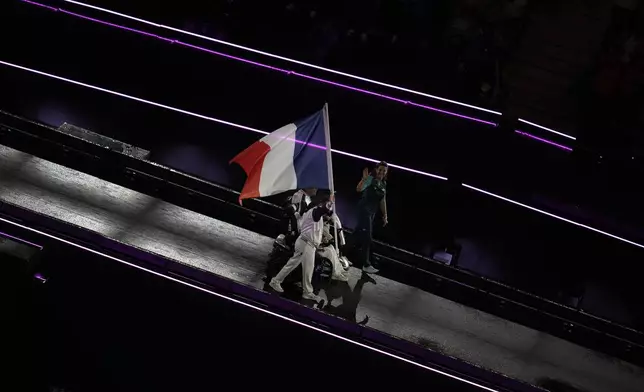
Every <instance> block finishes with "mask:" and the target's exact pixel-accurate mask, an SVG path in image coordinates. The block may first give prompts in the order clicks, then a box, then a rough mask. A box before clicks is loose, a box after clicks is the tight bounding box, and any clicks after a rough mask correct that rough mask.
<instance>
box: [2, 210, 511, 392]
mask: <svg viewBox="0 0 644 392" xmlns="http://www.w3.org/2000/svg"><path fill="white" fill-rule="evenodd" d="M0 221H2V222H5V223H8V224H10V225H13V226H16V227H19V228H21V229H24V230H28V231H31V232H32V233H36V234H40V235H42V236H45V237H48V238H51V239H54V240H56V241H59V242H62V243H64V244H67V245H71V246H73V247H75V248H79V249H82V250H84V251H86V252H90V253H93V254H95V255H98V256H102V257H104V258H106V259H110V260H113V261H116V262H119V263H121V264H125V265H127V266H130V267H133V268H136V269H138V270H141V271H145V272H147V273H149V274H152V275H156V276H158V277H161V278H164V279H167V280H170V281H172V282H176V283H179V284H182V285H184V286H188V287H191V288H193V289H197V290H199V291H203V292H204V293H208V294H210V295H214V296H215V297H219V298H221V299H225V300H227V301H230V302H233V303H235V304H237V305H241V306H245V307H247V308H250V309H253V310H256V311H258V312H261V313H265V314H268V315H271V316H273V317H277V318H280V319H282V320H285V321H288V322H291V323H293V324H296V325H299V326H301V327H305V328H308V329H311V330H314V331H317V332H319V333H322V334H325V335H328V336H331V337H334V338H336V339H338V340H342V341H344V342H347V343H351V344H354V345H356V346H359V347H362V348H366V349H368V350H371V351H374V352H377V353H379V354H382V355H385V356H388V357H390V358H394V359H397V360H399V361H403V362H406V363H408V364H410V365H414V366H417V367H419V368H422V369H425V370H429V371H431V372H434V373H437V374H440V375H442V376H445V377H448V378H451V379H453V380H457V381H460V382H463V383H465V384H469V385H472V386H475V387H478V388H480V389H482V390H485V391H490V392H500V391H498V390H496V389H492V388H488V387H486V386H484V385H481V384H477V383H475V382H473V381H469V380H466V379H464V378H461V377H458V376H454V375H452V374H449V373H446V372H444V371H442V370H438V369H434V368H432V367H429V366H427V365H423V364H420V363H418V362H414V361H412V360H409V359H406V358H403V357H400V356H398V355H395V354H391V353H388V352H386V351H384V350H380V349H378V348H375V347H371V346H368V345H366V344H364V343H360V342H356V341H355V340H351V339H348V338H345V337H344V336H340V335H337V334H334V333H333V332H329V331H325V330H323V329H320V328H317V327H314V326H312V325H309V324H306V323H303V322H301V321H298V320H295V319H292V318H289V317H286V316H283V315H281V314H279V313H275V312H271V311H270V310H267V309H264V308H261V307H258V306H255V305H251V304H249V303H246V302H243V301H241V300H238V299H235V298H231V297H228V296H226V295H223V294H220V293H217V292H214V291H211V290H208V289H205V288H203V287H199V286H196V285H194V284H191V283H188V282H184V281H182V280H179V279H176V278H173V277H171V276H167V275H164V274H162V273H159V272H156V271H152V270H150V269H147V268H145V267H141V266H138V265H136V264H133V263H130V262H127V261H125V260H122V259H119V258H117V257H114V256H110V255H108V254H105V253H101V252H99V251H96V250H94V249H91V248H87V247H85V246H83V245H79V244H76V243H74V242H71V241H68V240H66V239H63V238H60V237H56V236H54V235H51V234H48V233H45V232H42V231H39V230H36V229H33V228H31V227H28V226H25V225H22V224H19V223H16V222H12V221H10V220H7V219H4V218H0Z"/></svg>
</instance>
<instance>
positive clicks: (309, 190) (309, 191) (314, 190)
mask: <svg viewBox="0 0 644 392" xmlns="http://www.w3.org/2000/svg"><path fill="white" fill-rule="evenodd" d="M304 193H306V194H307V195H309V196H311V197H313V196H315V195H316V194H317V193H318V188H305V189H304Z"/></svg>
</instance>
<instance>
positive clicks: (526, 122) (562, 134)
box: [519, 118, 577, 140]
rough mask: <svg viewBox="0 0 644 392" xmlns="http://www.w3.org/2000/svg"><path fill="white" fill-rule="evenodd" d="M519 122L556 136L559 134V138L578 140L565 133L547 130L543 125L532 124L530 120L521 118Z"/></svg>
mask: <svg viewBox="0 0 644 392" xmlns="http://www.w3.org/2000/svg"><path fill="white" fill-rule="evenodd" d="M519 121H521V122H522V123H525V124H528V125H532V126H533V127H537V128H541V129H543V130H544V131H548V132H552V133H555V134H557V135H559V136H563V137H567V138H568V139H572V140H577V138H576V137H574V136H570V135H566V134H565V133H562V132H557V131H555V130H554V129H550V128H546V127H544V126H543V125H539V124H535V123H533V122H530V121H528V120H524V119H522V118H520V119H519Z"/></svg>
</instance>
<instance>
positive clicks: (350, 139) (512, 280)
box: [0, 3, 644, 325]
mask: <svg viewBox="0 0 644 392" xmlns="http://www.w3.org/2000/svg"><path fill="white" fill-rule="evenodd" d="M16 9H17V11H18V13H17V14H16V16H15V17H14V18H12V19H11V21H10V22H8V23H5V24H3V28H5V29H8V31H7V32H11V33H12V34H14V35H15V34H18V35H19V36H20V37H21V43H22V44H21V45H5V46H4V47H3V50H2V57H1V59H2V60H4V61H9V62H13V63H18V64H21V65H24V66H29V67H32V68H37V69H39V70H42V71H47V72H50V73H54V74H57V75H61V76H66V77H69V78H72V79H77V80H81V81H84V82H87V83H90V84H94V85H98V86H101V87H104V88H108V89H113V90H117V91H120V92H123V93H127V94H131V95H134V96H137V97H141V98H145V99H149V100H153V101H157V102H160V103H163V104H166V105H171V106H176V107H179V108H181V109H185V110H190V111H193V112H196V113H200V114H204V115H208V116H212V117H218V118H221V119H224V120H228V121H232V122H236V123H239V124H243V125H246V126H251V127H255V128H259V129H263V130H266V131H270V130H274V129H276V128H278V127H280V126H282V125H285V124H286V123H289V122H291V121H294V120H296V119H298V118H301V117H303V116H306V115H307V114H309V113H311V112H312V111H314V110H316V109H318V108H320V107H321V106H322V105H323V103H324V102H325V101H326V102H329V105H330V111H331V123H332V124H331V127H332V128H331V129H332V138H333V145H334V147H335V148H337V149H340V150H344V151H349V152H352V153H356V154H360V155H367V156H370V157H374V158H376V159H385V160H388V161H390V162H392V163H396V164H399V165H407V166H412V167H414V168H416V169H419V170H424V171H428V172H432V173H436V174H444V175H447V176H449V177H450V178H452V179H454V182H453V183H451V184H448V183H445V182H442V181H439V180H435V179H431V178H427V177H423V176H419V175H415V174H411V173H408V172H403V171H395V170H394V171H392V173H391V176H390V182H389V203H390V206H389V209H390V222H391V225H390V227H388V228H387V229H377V231H376V237H377V238H379V239H382V240H385V241H387V242H390V243H393V244H395V245H398V246H401V247H404V248H408V249H411V250H414V251H417V252H420V253H423V254H429V252H430V251H431V249H432V248H433V247H437V246H439V245H442V244H444V243H446V242H449V240H450V239H451V238H455V240H456V242H457V243H459V244H461V245H462V254H461V257H460V259H459V266H460V267H462V268H466V269H470V270H472V271H475V272H476V273H479V274H482V275H484V276H488V277H491V278H494V279H498V280H501V281H503V282H507V283H509V284H512V285H517V286H518V287H522V288H524V289H527V290H530V291H533V292H536V293H539V294H542V295H545V296H547V297H549V298H553V299H561V298H562V297H566V296H571V295H576V294H578V292H580V291H583V289H584V288H585V289H586V297H585V298H584V300H583V303H582V305H583V306H584V307H585V308H589V309H595V310H596V311H597V312H598V313H600V314H602V315H606V316H610V317H611V318H614V319H616V320H618V321H620V322H624V323H627V324H630V325H635V324H637V323H638V322H641V321H638V319H637V317H639V316H637V315H636V312H635V309H637V306H636V305H635V304H633V305H631V303H630V302H631V301H634V297H635V292H636V287H637V282H635V281H631V280H635V278H634V276H636V274H634V273H633V271H635V269H636V268H637V267H638V262H639V260H640V259H641V254H642V253H641V252H640V251H639V250H637V249H636V248H634V247H632V246H630V245H626V244H624V243H621V242H619V241H616V240H613V239H610V238H607V237H604V236H601V235H599V234H594V233H591V232H588V231H585V230H583V229H580V228H578V227H575V226H572V225H570V224H567V223H564V222H558V221H555V220H553V219H551V218H549V217H546V216H542V215H539V214H537V213H534V212H531V211H528V210H525V209H522V208H521V207H515V206H511V205H509V204H507V203H505V202H503V201H500V200H495V199H492V198H490V197H488V196H485V195H481V194H478V193H475V192H472V191H468V190H465V189H463V188H461V187H459V186H458V183H459V182H460V181H462V182H469V183H471V184H472V185H476V186H479V187H481V188H484V189H488V190H490V191H496V192H497V193H500V194H503V195H505V196H509V197H515V198H517V199H519V200H523V201H526V202H527V203H528V204H532V205H535V206H542V207H545V208H547V209H549V210H552V211H560V212H561V213H562V214H567V215H568V216H571V217H574V219H579V220H584V221H589V222H593V223H597V224H600V223H601V224H606V222H605V221H601V220H598V218H597V217H596V216H591V215H588V214H585V213H583V211H585V210H584V209H583V208H577V206H580V207H583V206H584V205H585V204H583V203H586V205H613V206H614V207H615V208H614V209H612V210H610V211H609V212H611V214H612V216H613V217H614V218H615V219H614V220H616V221H617V220H618V218H621V217H622V216H627V215H630V218H631V219H630V220H631V221H632V222H633V223H637V222H638V219H639V218H638V216H639V209H638V208H637V209H636V208H635V207H636V204H635V203H634V202H633V203H631V202H630V201H632V200H635V198H636V195H637V193H635V192H631V191H632V188H633V187H635V184H634V182H632V181H624V180H623V178H624V177H616V176H614V173H615V171H611V170H607V169H602V166H601V164H598V165H597V167H595V168H593V167H592V166H588V165H587V164H583V165H581V164H579V165H577V163H578V162H580V160H582V161H581V162H583V157H580V158H578V159H573V157H571V156H570V155H569V154H568V153H566V152H564V151H560V150H558V149H553V148H551V147H549V146H545V145H542V144H539V143H537V142H533V141H531V140H524V139H521V138H516V137H513V136H512V135H509V134H505V133H503V131H501V130H499V129H495V128H491V127H489V126H486V125H481V124H477V123H473V122H469V121H467V120H463V119H458V118H454V117H449V116H445V115H441V114H437V113H434V112H429V111H425V110H422V109H417V108H413V107H408V106H405V105H402V104H397V103H392V102H388V101H383V100H381V99H379V98H376V97H370V96H365V95H360V94H357V93H352V92H348V91H345V90H340V89H337V88H335V87H331V86H326V85H321V84H317V83H314V82H308V81H303V80H301V79H294V78H292V77H289V76H285V75H282V74H280V73H274V72H272V71H269V70H264V69H257V68H255V67H252V66H246V65H240V64H239V63H235V62H231V61H229V60H224V59H221V58H219V57H216V56H212V55H209V54H205V53H201V52H195V51H191V50H190V49H187V48H183V47H178V46H173V45H171V44H168V43H164V42H161V41H159V40H156V39H153V38H145V37H141V36H138V35H136V34H131V33H127V32H121V31H117V30H114V29H112V28H110V27H106V26H99V25H95V24H92V23H89V22H87V21H82V20H78V19H75V18H72V17H69V16H66V15H64V14H61V13H53V12H50V11H47V10H41V9H39V8H34V7H31V6H28V5H26V4H19V3H18V4H17V6H16ZM0 83H1V85H2V86H3V93H2V94H0V106H1V107H2V108H3V109H5V110H8V111H11V112H14V113H16V114H19V115H23V116H26V117H29V118H33V119H36V120H39V121H42V122H45V123H48V124H50V125H54V126H58V125H60V124H61V123H62V122H64V121H67V122H71V123H73V124H75V125H78V126H81V127H84V128H87V129H91V130H93V131H95V132H99V133H102V134H105V135H108V136H111V137H115V138H117V139H120V140H123V141H125V142H128V143H131V144H134V145H137V146H141V147H143V148H145V149H149V150H151V151H152V154H153V155H152V159H154V160H157V161H158V162H161V163H164V164H168V165H170V166H172V167H175V168H178V169H181V170H185V171H186V172H190V173H194V174H196V175H198V176H201V177H203V178H205V179H208V180H211V181H214V182H217V183H220V184H223V185H227V186H230V187H232V188H234V189H240V188H241V186H242V184H243V180H244V176H243V173H242V171H241V170H240V169H239V168H237V167H234V166H230V165H228V161H229V160H230V158H232V157H233V156H234V155H235V154H236V153H237V152H239V151H240V150H242V149H243V148H245V147H247V146H248V145H250V144H251V143H252V142H254V141H255V140H257V139H258V138H259V137H261V135H258V134H255V133H252V132H248V131H244V130H240V129H236V128H232V127H229V126H225V125H221V124H217V123H213V122H210V121H207V120H203V119H198V118H194V117H190V116H187V115H184V114H179V113H175V112H171V111H168V110H164V109H160V108H156V107H153V106H150V105H147V104H144V103H137V102H132V101H129V100H126V99H123V98H120V97H115V96H112V95H109V94H107V93H102V92H96V91H92V90H89V89H86V88H82V87H78V86H72V85H69V84H67V83H64V82H61V81H55V80H52V79H48V78H46V77H44V76H38V75H33V74H29V73H27V72H25V71H20V70H15V69H10V68H7V67H4V66H3V67H2V70H1V72H0ZM7 92H9V93H7ZM334 164H335V180H336V184H337V188H338V191H339V209H340V212H341V213H342V216H343V217H344V219H345V220H346V221H347V223H349V226H351V224H352V220H353V214H352V207H353V206H354V205H355V202H356V195H355V192H354V190H353V189H354V187H355V184H356V182H357V181H358V180H359V178H360V173H361V171H362V168H363V167H364V166H365V163H364V162H362V161H359V160H355V159H353V158H348V157H342V156H335V157H334ZM582 169H583V170H582ZM620 180H621V181H620ZM593 184H594V186H593ZM604 188H610V189H608V190H606V189H604ZM627 194H630V196H628V197H626V195H627ZM598 195H599V196H598ZM553 200H561V201H560V202H558V203H554V202H553ZM598 200H599V201H598ZM617 201H620V202H619V203H618V202H617ZM611 203H612V204H611ZM575 211H578V212H577V213H575ZM629 212H630V214H628V213H629ZM575 214H576V215H575ZM611 229H614V230H615V231H616V232H617V233H618V234H619V233H626V234H628V235H629V238H633V239H637V238H638V237H639V233H638V230H630V229H628V227H626V226H624V225H613V226H612V227H611V228H610V229H609V231H611ZM643 242H644V241H643ZM606 293H609V294H606ZM618 305H619V306H618ZM620 306H621V307H622V308H621V310H620ZM605 309H611V310H610V311H608V310H605Z"/></svg>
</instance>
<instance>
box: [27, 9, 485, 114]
mask: <svg viewBox="0 0 644 392" xmlns="http://www.w3.org/2000/svg"><path fill="white" fill-rule="evenodd" d="M23 1H24V2H26V3H29V4H34V5H38V6H42V7H45V8H47V9H50V10H54V11H60V12H61V13H64V14H67V15H71V16H75V17H77V18H81V19H85V20H88V21H90V22H94V23H100V24H103V25H106V26H110V27H115V28H118V29H122V30H126V31H129V32H132V33H136V34H141V35H145V36H147V37H152V38H157V39H160V40H162V41H165V42H167V43H173V44H178V45H182V46H186V47H188V48H191V49H195V50H200V51H203V52H206V53H209V54H214V55H216V56H220V57H225V58H227V59H230V60H234V61H239V62H243V63H246V64H250V65H254V66H257V67H261V68H266V69H270V70H272V71H278V72H282V73H284V74H286V75H293V76H297V77H300V78H304V79H308V80H313V81H316V82H319V83H325V84H329V85H332V86H335V87H342V88H345V89H347V90H352V91H356V92H359V93H362V94H367V95H373V96H376V97H379V98H383V99H387V100H389V101H394V102H398V103H402V104H409V105H412V106H416V107H419V108H422V109H426V110H431V111H434V112H437V113H441V114H446V115H450V116H454V117H458V118H462V119H466V120H470V121H476V122H479V123H482V124H486V125H491V126H497V124H496V123H494V122H492V121H486V120H483V119H480V118H476V117H470V116H466V115H463V114H458V113H454V112H450V111H447V110H443V109H438V108H434V107H431V106H427V105H421V104H417V103H414V102H411V101H406V100H404V99H400V98H395V97H392V96H389V95H385V94H380V93H376V92H374V91H369V90H364V89H360V88H357V87H353V86H349V85H346V84H341V83H337V82H333V81H330V80H326V79H321V78H317V77H314V76H310V75H306V74H302V73H299V72H295V71H290V70H286V69H282V68H277V67H273V66H271V65H267V64H263V63H258V62H256V61H251V60H248V59H244V58H241V57H236V56H232V55H229V54H226V53H221V52H217V51H214V50H211V49H206V48H202V47H200V46H196V45H192V44H188V43H185V42H181V41H178V40H173V39H170V38H166V37H162V36H159V35H156V34H152V33H149V32H147V31H142V30H137V29H133V28H130V27H125V26H121V25H118V24H115V23H110V22H106V21H103V20H100V19H95V18H90V17H88V16H85V15H81V14H77V13H75V12H71V11H67V10H65V9H62V8H53V7H49V6H45V5H42V4H39V3H35V2H33V1H28V0H23Z"/></svg>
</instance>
